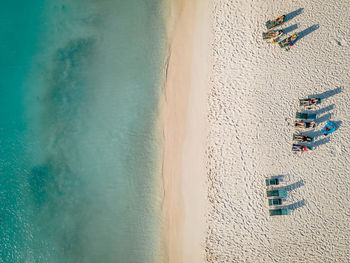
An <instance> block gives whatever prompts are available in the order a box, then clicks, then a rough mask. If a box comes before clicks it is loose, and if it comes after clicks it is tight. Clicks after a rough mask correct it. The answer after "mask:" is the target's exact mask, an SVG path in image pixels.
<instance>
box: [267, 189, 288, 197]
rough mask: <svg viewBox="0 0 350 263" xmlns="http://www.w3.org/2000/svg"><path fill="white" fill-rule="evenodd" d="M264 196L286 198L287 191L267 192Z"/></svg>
mask: <svg viewBox="0 0 350 263" xmlns="http://www.w3.org/2000/svg"><path fill="white" fill-rule="evenodd" d="M266 195H267V197H286V196H287V191H286V190H267V191H266Z"/></svg>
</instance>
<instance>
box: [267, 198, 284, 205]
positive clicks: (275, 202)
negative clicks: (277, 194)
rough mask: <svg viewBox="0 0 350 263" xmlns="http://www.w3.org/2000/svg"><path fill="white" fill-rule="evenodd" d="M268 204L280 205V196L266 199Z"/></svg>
mask: <svg viewBox="0 0 350 263" xmlns="http://www.w3.org/2000/svg"><path fill="white" fill-rule="evenodd" d="M268 202H269V206H275V205H281V204H282V203H283V201H282V198H275V199H268Z"/></svg>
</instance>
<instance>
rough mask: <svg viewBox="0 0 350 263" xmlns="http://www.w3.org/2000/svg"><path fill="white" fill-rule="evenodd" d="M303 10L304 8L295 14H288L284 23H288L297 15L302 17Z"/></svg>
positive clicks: (294, 12)
mask: <svg viewBox="0 0 350 263" xmlns="http://www.w3.org/2000/svg"><path fill="white" fill-rule="evenodd" d="M303 10H304V8H299V9H297V10H295V11H293V12H290V13H288V14H286V18H285V20H284V22H287V21H289V20H291V19H293V18H294V17H296V16H297V15H300V14H301V13H302V12H303Z"/></svg>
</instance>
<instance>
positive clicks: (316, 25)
mask: <svg viewBox="0 0 350 263" xmlns="http://www.w3.org/2000/svg"><path fill="white" fill-rule="evenodd" d="M319 27H320V26H319V24H315V25H313V26H310V27H308V28H306V29H304V30H303V31H301V32H299V37H298V38H297V39H296V40H295V42H294V43H296V42H298V41H299V40H300V39H302V38H303V37H305V36H307V35H308V34H311V33H312V32H314V31H315V30H317V29H319Z"/></svg>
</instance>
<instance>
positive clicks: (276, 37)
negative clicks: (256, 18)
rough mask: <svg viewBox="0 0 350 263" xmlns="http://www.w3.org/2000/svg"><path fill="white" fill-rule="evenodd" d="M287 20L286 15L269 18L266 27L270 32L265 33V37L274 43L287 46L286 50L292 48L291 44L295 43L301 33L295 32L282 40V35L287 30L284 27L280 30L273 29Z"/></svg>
mask: <svg viewBox="0 0 350 263" xmlns="http://www.w3.org/2000/svg"><path fill="white" fill-rule="evenodd" d="M285 21H286V15H283V16H280V17H277V18H276V19H273V20H269V21H267V22H266V28H267V29H268V30H269V31H268V32H265V33H263V39H264V40H269V41H271V42H272V43H277V42H278V45H279V46H280V47H281V48H285V50H286V51H288V50H289V49H290V47H291V46H293V45H294V43H295V41H296V40H297V39H298V37H299V34H298V33H294V34H293V35H291V36H289V37H287V38H285V39H283V40H280V37H281V36H282V35H284V34H286V32H285V31H284V30H283V29H280V30H271V29H272V28H275V27H277V26H281V25H282V24H284V22H285Z"/></svg>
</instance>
